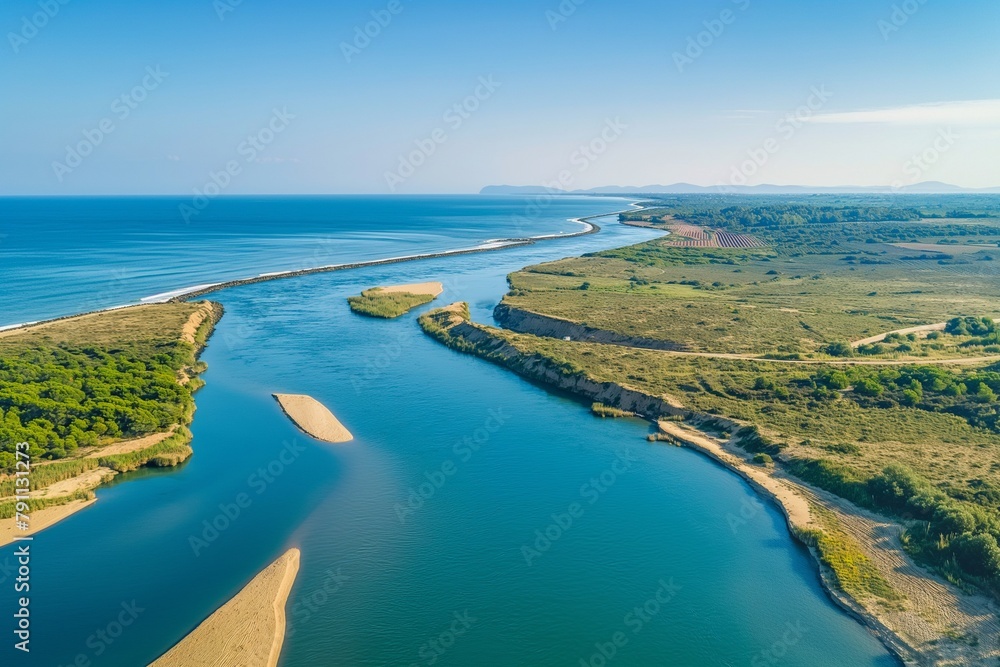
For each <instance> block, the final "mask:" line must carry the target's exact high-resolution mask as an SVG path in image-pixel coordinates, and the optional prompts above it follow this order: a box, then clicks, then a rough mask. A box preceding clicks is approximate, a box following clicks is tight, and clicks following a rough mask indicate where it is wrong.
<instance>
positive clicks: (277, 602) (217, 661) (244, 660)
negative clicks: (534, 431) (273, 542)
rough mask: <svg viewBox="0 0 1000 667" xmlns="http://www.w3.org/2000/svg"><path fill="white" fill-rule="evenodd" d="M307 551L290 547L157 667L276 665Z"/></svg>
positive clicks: (169, 652)
mask: <svg viewBox="0 0 1000 667" xmlns="http://www.w3.org/2000/svg"><path fill="white" fill-rule="evenodd" d="M300 557H301V553H300V552H299V550H298V549H290V550H288V551H287V552H285V554H284V555H283V556H281V558H279V559H278V560H276V561H274V563H272V564H271V565H269V566H268V567H267V568H265V569H264V570H263V571H262V572H261V573H260V574H258V575H257V576H256V577H254V578H253V579H252V580H251V581H250V583H249V584H247V585H246V586H245V587H244V588H243V590H241V591H240V592H239V593H237V594H236V596H235V597H233V599H231V600H230V601H229V602H227V603H226V604H224V605H222V606H221V607H219V609H218V610H216V611H215V613H213V614H212V615H211V616H209V617H208V618H206V619H205V620H204V621H202V623H201V624H200V625H199V626H198V627H196V628H195V629H194V630H192V631H191V633H190V634H189V635H188V636H186V637H184V639H182V640H181V641H180V643H178V644H177V645H176V646H174V647H173V648H172V649H170V650H169V651H167V653H165V654H164V655H163V656H162V657H160V658H159V659H157V660H156V661H154V662H153V663H152V665H151V667H233V666H234V665H240V667H274V666H275V665H277V664H278V657H279V656H280V655H281V646H282V644H283V643H284V641H285V606H286V604H287V603H288V595H289V593H291V590H292V585H293V584H294V583H295V577H296V575H297V574H298V572H299V560H300Z"/></svg>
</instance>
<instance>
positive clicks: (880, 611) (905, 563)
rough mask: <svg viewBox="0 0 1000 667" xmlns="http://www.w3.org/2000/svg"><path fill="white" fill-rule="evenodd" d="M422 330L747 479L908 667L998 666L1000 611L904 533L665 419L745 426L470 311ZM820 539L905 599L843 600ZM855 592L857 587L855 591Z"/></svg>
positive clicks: (826, 579)
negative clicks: (916, 554)
mask: <svg viewBox="0 0 1000 667" xmlns="http://www.w3.org/2000/svg"><path fill="white" fill-rule="evenodd" d="M420 323H421V326H422V327H423V328H424V331H425V332H426V333H427V334H429V335H430V336H432V337H433V338H435V339H437V340H439V341H440V342H442V343H444V344H446V345H448V346H449V347H452V348H454V349H458V350H461V351H463V352H465V353H469V354H474V355H476V356H478V357H480V358H483V359H486V360H489V361H491V362H493V363H496V364H498V365H500V366H502V367H504V368H507V369H509V370H511V371H513V372H515V373H518V374H519V375H521V376H523V377H526V378H529V379H531V380H534V381H536V382H540V383H543V384H547V385H551V386H553V387H556V388H558V389H560V390H563V391H567V392H569V393H572V394H576V395H579V396H582V397H584V398H586V399H587V400H589V401H599V402H602V403H604V404H605V405H610V406H614V407H617V408H620V409H624V410H629V411H632V412H636V413H638V414H640V415H645V416H647V417H649V418H651V419H653V420H655V421H656V422H657V423H658V424H659V425H660V431H661V433H663V434H664V435H669V436H670V439H671V440H674V441H675V442H677V443H679V444H682V445H684V446H687V447H690V448H692V449H696V450H698V451H700V452H702V453H704V454H705V455H707V456H708V457H710V458H711V459H713V460H715V461H717V462H718V463H719V464H721V465H724V466H725V467H726V468H727V469H729V470H731V471H733V472H735V473H736V474H738V475H740V476H741V477H742V478H743V479H745V480H746V481H747V483H749V484H750V485H751V486H752V487H753V488H754V490H755V491H757V492H758V493H759V494H760V495H761V496H762V497H764V498H767V499H770V500H772V501H773V502H774V505H775V506H776V507H777V508H778V509H779V510H780V511H781V512H782V514H784V516H785V517H786V519H787V521H788V525H789V527H790V528H791V531H792V533H793V535H795V536H796V537H797V538H798V539H799V540H800V541H802V542H803V543H805V544H806V545H807V546H810V551H811V552H812V554H813V556H814V557H815V558H816V562H817V564H818V567H819V571H820V574H821V578H822V581H823V584H824V588H825V589H826V590H827V592H828V593H829V595H830V597H831V599H833V600H834V601H835V602H836V603H837V604H838V605H839V606H840V607H841V608H842V609H844V610H845V611H846V612H847V613H848V614H850V615H851V616H853V617H854V618H856V619H858V620H859V621H861V622H862V623H864V624H865V625H866V626H867V627H868V628H869V629H870V630H871V631H872V632H873V634H875V635H876V636H877V637H878V638H879V639H880V640H881V641H882V642H883V643H884V644H885V645H886V647H888V648H889V649H890V650H891V651H892V652H893V653H894V654H895V655H896V656H898V657H900V658H901V659H902V660H903V661H905V662H907V664H917V665H968V666H970V667H971V666H976V667H978V666H980V665H995V664H996V661H997V659H998V658H1000V610H998V608H997V605H996V604H995V603H994V602H993V601H992V600H990V599H989V598H987V597H986V596H984V595H981V594H966V593H963V592H962V591H960V590H959V589H958V588H956V587H955V586H953V585H951V584H950V583H948V582H947V581H946V580H944V579H943V578H942V577H940V576H939V575H937V574H934V573H932V572H930V571H928V570H926V569H924V568H921V567H919V566H917V565H916V564H915V563H914V562H913V560H912V559H911V558H910V556H909V555H908V554H907V553H906V550H905V549H904V547H903V540H902V535H903V526H901V525H900V524H899V523H897V522H895V521H893V520H891V519H888V518H886V517H882V516H878V515H875V514H872V513H870V512H867V511H865V510H862V509H860V508H858V507H856V506H854V505H852V504H851V503H850V502H848V501H846V500H844V499H842V498H837V497H835V496H832V495H831V494H828V493H826V492H823V491H821V490H819V489H816V488H814V487H812V486H809V485H807V484H805V483H802V482H801V481H800V480H796V479H792V478H790V477H789V475H788V474H787V473H786V472H784V471H783V470H781V469H780V468H778V467H771V466H767V467H765V466H758V465H754V464H752V463H751V462H750V461H749V460H748V459H749V456H750V455H749V454H748V453H747V452H746V451H744V450H742V449H740V448H739V447H738V445H737V444H736V443H734V442H733V441H732V439H727V440H723V439H721V438H720V437H715V436H713V435H712V433H706V432H704V431H700V430H695V429H692V428H686V427H684V426H682V425H681V424H679V423H677V422H674V421H670V420H666V419H665V417H667V416H668V415H673V416H683V417H685V418H687V420H688V421H694V422H696V423H697V422H699V421H701V420H702V419H704V420H705V421H706V422H708V423H711V424H712V425H713V429H714V428H716V427H719V428H722V427H725V430H726V431H728V432H730V433H735V432H737V431H738V430H739V428H740V426H741V424H738V423H736V422H731V421H729V420H724V419H721V418H719V417H716V416H710V415H698V414H697V413H694V412H691V411H690V410H688V409H685V407H684V406H683V404H681V403H680V402H679V401H677V399H676V398H672V397H670V396H667V395H664V396H653V395H650V394H645V393H643V392H640V391H638V390H634V389H630V388H629V387H627V386H625V385H622V384H618V383H616V382H613V381H601V380H598V379H595V378H592V377H590V376H588V375H586V374H583V373H567V371H566V369H565V368H564V367H563V365H562V364H560V363H558V362H557V361H554V360H552V359H550V358H547V357H543V356H541V355H534V354H529V353H526V352H523V351H521V350H520V349H518V348H516V347H515V346H514V345H512V344H511V343H509V342H508V341H507V340H506V339H505V338H504V337H502V336H500V335H498V331H497V330H495V329H493V328H491V327H486V326H483V325H479V324H475V323H473V322H471V321H469V319H468V312H467V310H466V309H465V305H464V304H453V305H452V306H449V307H447V308H442V309H438V310H435V311H431V312H430V313H427V314H425V315H424V316H422V318H421V320H420ZM664 354H668V353H664ZM713 429H709V430H713ZM831 517H832V518H831ZM818 535H822V536H826V537H828V538H829V539H830V540H832V541H833V543H832V547H833V548H834V549H837V548H843V549H845V550H846V551H845V553H846V554H847V556H849V557H850V560H847V561H844V560H843V558H844V557H841V556H835V558H838V560H837V562H838V563H839V564H841V565H842V566H844V565H848V566H849V567H847V569H846V570H843V571H844V572H845V573H846V574H847V575H849V576H850V575H851V574H852V571H851V569H850V568H851V567H857V568H860V567H861V566H862V565H864V568H865V569H864V570H863V571H862V573H863V574H864V575H865V576H868V575H869V574H870V573H872V570H871V569H868V567H869V565H870V566H871V568H872V569H873V570H874V574H876V575H877V576H878V577H880V578H882V579H884V580H885V581H886V582H887V583H888V585H889V588H890V590H892V591H895V592H896V593H898V594H899V595H901V596H902V597H901V599H899V600H887V599H883V598H882V597H876V595H877V593H873V592H872V589H867V588H862V589H861V590H858V591H857V593H856V594H857V595H858V597H856V598H855V597H851V596H850V595H848V594H847V593H845V592H844V591H843V590H842V587H841V586H840V584H839V581H838V579H837V576H838V575H837V574H836V572H834V571H833V570H832V569H831V566H828V565H827V564H826V562H824V560H823V558H824V556H823V554H822V553H820V548H819V545H818V544H817V545H814V546H813V545H812V544H813V541H814V540H817V539H819V538H818V537H817V536H818ZM828 546H830V543H828ZM855 548H856V550H855ZM852 552H853V553H852ZM858 552H860V553H858ZM834 553H836V552H834ZM858 556H863V557H864V558H858ZM851 564H853V565H851ZM855 589H858V586H854V587H852V590H855Z"/></svg>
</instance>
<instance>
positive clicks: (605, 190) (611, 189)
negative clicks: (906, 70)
mask: <svg viewBox="0 0 1000 667" xmlns="http://www.w3.org/2000/svg"><path fill="white" fill-rule="evenodd" d="M893 192H896V193H904V194H961V193H970V194H1000V187H997V188H963V187H959V186H957V185H951V184H949V183H941V182H939V181H925V182H923V183H914V184H912V185H904V186H903V187H901V188H899V189H898V190H895V189H893V188H892V187H891V186H888V185H885V186H852V185H843V186H832V187H818V186H812V185H733V186H730V185H720V186H704V185H692V184H690V183H674V184H673V185H642V186H622V185H606V186H603V187H599V188H591V189H589V190H556V189H552V188H546V187H544V186H540V185H488V186H486V187H485V188H483V189H482V190H480V192H479V194H483V195H537V194H564V195H571V194H574V195H578V194H587V195H623V194H633V195H638V194H648V195H654V194H656V195H662V194H670V195H686V194H727V193H728V194H761V195H782V194H788V195H797V194H855V193H857V194H889V193H893Z"/></svg>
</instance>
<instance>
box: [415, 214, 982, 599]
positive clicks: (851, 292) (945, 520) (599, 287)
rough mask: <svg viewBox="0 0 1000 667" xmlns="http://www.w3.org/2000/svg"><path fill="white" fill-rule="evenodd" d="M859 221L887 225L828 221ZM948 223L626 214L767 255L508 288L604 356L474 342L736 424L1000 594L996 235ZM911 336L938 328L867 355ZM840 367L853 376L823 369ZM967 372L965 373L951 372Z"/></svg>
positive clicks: (642, 258)
mask: <svg viewBox="0 0 1000 667" xmlns="http://www.w3.org/2000/svg"><path fill="white" fill-rule="evenodd" d="M984 201H986V200H984ZM991 201H992V200H990V201H986V204H987V205H991V206H992V205H993V203H991ZM869 210H871V211H873V215H876V219H885V221H883V222H844V221H843V220H840V218H850V217H852V216H859V215H864V214H865V212H866V211H869ZM959 213H960V212H959ZM959 213H950V212H948V213H946V212H941V213H939V214H938V215H939V216H940V217H938V218H935V219H931V220H928V219H922V218H921V217H920V216H921V215H922V214H921V213H919V211H918V210H917V209H911V210H908V211H907V212H906V214H905V215H906V216H910V217H912V218H914V219H912V220H906V218H905V216H904V220H903V221H898V220H894V219H893V216H894V215H896V214H897V213H896V211H894V210H890V209H877V208H873V209H866V208H856V207H855V208H851V209H849V210H830V209H827V208H822V209H820V208H816V207H811V206H803V207H798V206H787V205H782V206H781V207H779V208H778V209H776V210H774V211H769V210H767V208H766V207H760V206H755V207H753V208H746V209H740V211H739V216H741V217H739V222H737V221H735V220H732V219H727V218H726V214H725V213H722V212H720V211H718V210H709V211H708V212H706V213H704V215H703V216H702V217H698V216H692V217H691V218H687V217H686V216H685V215H684V211H683V210H678V209H676V208H673V209H666V210H665V211H664V212H662V213H654V214H653V215H651V214H650V213H649V212H648V211H646V212H642V211H639V212H635V213H629V214H626V215H628V216H635V217H638V218H643V217H644V218H645V219H644V220H642V222H643V223H644V224H651V225H654V226H657V225H663V226H665V227H670V226H673V227H677V226H678V225H686V227H684V229H685V236H686V237H688V238H694V237H695V236H696V232H695V231H694V230H692V229H691V228H690V227H691V225H695V224H696V223H697V221H698V220H701V219H704V220H706V221H709V222H711V223H712V225H713V229H715V228H721V227H728V229H729V230H730V231H733V232H735V233H741V232H744V231H746V230H747V229H748V227H752V232H753V235H754V237H755V238H759V239H760V240H761V241H762V242H763V243H765V244H766V247H751V248H705V247H678V246H676V245H673V244H672V242H671V240H670V237H669V236H667V237H665V238H661V239H657V240H653V241H650V242H646V243H642V244H638V245H635V246H630V247H626V248H620V249H616V250H610V251H606V252H601V253H596V254H592V255H586V256H584V257H579V258H571V259H564V260H560V261H556V262H551V263H547V264H542V265H538V266H532V267H527V268H525V269H523V270H521V271H519V272H517V273H514V274H512V275H511V276H510V277H509V282H510V287H511V289H510V292H509V293H508V294H507V295H506V296H505V297H504V303H505V304H506V305H507V306H509V307H511V308H515V309H522V310H525V311H530V312H533V313H537V314H540V315H543V316H548V317H551V318H559V319H562V320H568V321H570V322H573V323H578V324H582V325H585V326H586V327H589V328H590V329H591V330H594V329H597V330H604V331H608V332H613V333H614V334H616V335H615V336H614V337H613V338H609V339H608V340H615V341H616V342H618V343H619V344H616V345H610V344H599V343H595V342H582V341H574V340H565V339H564V337H563V336H562V335H561V334H555V333H548V332H547V336H551V337H540V336H535V335H532V327H533V326H535V325H534V324H533V322H534V321H536V320H531V319H527V320H519V321H520V322H525V323H523V324H517V323H516V322H515V324H514V326H519V327H521V332H520V333H518V332H514V331H510V330H497V329H492V328H491V329H489V331H490V332H491V336H494V337H495V338H499V339H502V340H504V341H506V342H507V343H509V344H510V345H512V346H513V347H514V348H516V350H518V351H519V352H520V355H521V357H522V358H524V359H530V360H542V359H544V360H545V361H546V363H547V364H549V365H550V367H551V368H552V369H556V370H557V371H558V373H559V374H561V375H563V376H565V377H567V378H573V377H581V378H586V380H587V381H588V382H596V383H609V384H610V383H613V384H619V385H622V386H624V387H627V388H629V389H634V390H637V391H639V392H642V393H644V394H647V395H649V396H652V397H668V398H669V401H668V402H669V403H670V404H671V405H673V406H678V405H680V406H683V407H684V408H686V409H688V410H690V411H691V412H692V413H693V414H694V415H700V416H701V419H702V421H704V419H705V418H706V416H708V418H709V420H711V416H713V415H714V416H717V417H720V418H724V419H725V420H727V421H735V422H736V423H737V424H740V425H742V427H741V428H742V430H741V431H740V434H739V435H738V436H737V437H738V441H739V443H740V444H741V446H743V447H744V448H745V449H746V450H747V451H748V452H749V453H751V454H759V455H760V460H761V463H762V464H766V465H770V461H769V460H768V458H770V459H772V460H773V462H774V465H777V466H779V467H781V468H782V469H784V470H785V471H786V472H789V473H791V474H792V475H794V476H798V477H799V478H800V479H802V480H804V481H807V482H810V483H812V484H814V485H816V486H819V487H822V488H824V489H826V490H828V491H832V492H833V493H836V494H838V495H841V496H842V497H844V498H847V499H848V500H851V501H853V502H855V503H857V504H859V505H862V506H864V507H867V508H869V509H875V510H877V511H880V512H884V513H887V514H890V515H894V516H898V517H903V518H904V520H905V521H907V522H908V525H909V527H910V529H909V531H908V532H907V534H906V540H907V544H908V545H909V547H908V548H909V549H910V550H911V553H913V554H915V555H916V556H917V557H918V558H920V559H921V560H923V561H924V562H926V563H928V564H930V565H932V566H933V567H935V568H937V569H938V571H940V572H942V573H943V574H945V575H946V576H948V577H949V578H951V579H952V580H953V581H961V582H963V583H965V584H968V583H972V584H975V585H977V586H980V587H982V588H983V589H984V590H987V591H990V592H992V593H993V594H994V595H1000V544H998V540H1000V402H998V395H1000V363H998V361H1000V359H998V358H997V357H996V355H997V354H1000V332H998V331H997V326H996V324H994V322H993V320H994V319H996V318H998V317H1000V300H998V299H997V295H998V294H1000V280H998V275H997V273H998V272H997V268H996V267H997V266H998V265H997V264H996V262H995V261H994V259H995V256H997V255H998V252H997V250H995V248H996V243H997V239H998V238H1000V225H998V221H997V220H996V219H992V218H988V217H971V216H972V215H977V216H986V215H989V213H986V212H977V213H975V214H971V213H970V214H969V215H970V217H964V216H962V215H959ZM789 216H791V218H794V219H795V222H794V223H790V224H785V223H786V222H787V219H788V218H789ZM810 216H814V217H815V218H816V220H814V221H811V220H809V219H808V218H810ZM947 216H950V217H947ZM819 220H822V222H820V221H819ZM706 235H707V236H708V237H709V238H714V237H715V236H716V235H717V232H715V231H712V232H706ZM949 246H955V247H956V251H954V252H948V248H949ZM957 248H961V251H960V252H959V251H958V250H957ZM508 312H509V311H508ZM443 323H444V320H441V321H440V322H438V321H437V320H436V319H435V318H432V317H424V318H422V320H421V324H423V325H424V327H425V329H426V330H427V331H428V333H431V334H432V335H434V336H436V337H437V338H438V339H440V340H442V341H443V342H446V343H447V344H449V345H452V346H453V347H456V348H457V349H461V350H464V351H469V352H474V353H483V355H484V356H487V358H492V359H494V360H495V361H496V360H497V358H496V357H495V356H491V354H490V353H489V352H488V351H486V352H483V351H480V350H477V349H476V346H475V345H470V343H469V341H467V340H464V339H463V338H461V337H455V336H450V335H449V334H448V333H447V331H446V330H445V329H442V328H441V327H442V325H443ZM923 325H938V326H936V327H935V330H926V329H925V330H921V331H918V332H911V333H902V334H896V333H893V334H891V335H888V336H886V337H885V338H884V340H877V341H873V342H869V343H863V344H862V342H863V339H867V338H871V337H875V336H880V335H882V334H887V333H889V332H894V331H896V330H899V329H907V328H910V327H918V326H923ZM623 336H624V337H626V338H627V337H635V338H636V339H654V340H657V341H668V342H670V343H674V344H679V345H681V346H683V348H684V350H686V351H689V352H697V353H708V354H709V355H711V354H717V355H724V354H729V355H740V357H743V358H722V357H718V356H694V355H690V354H689V355H685V354H678V353H675V352H669V351H661V350H655V349H641V348H643V347H646V348H648V347H650V346H649V345H636V346H630V345H629V344H628V342H627V340H625V342H622V337H623ZM852 343H854V344H852ZM990 355H994V356H992V357H991V356H990ZM845 358H849V359H846V361H848V362H849V363H851V364H853V365H841V366H836V365H833V364H835V363H841V362H844V361H845ZM963 359H964V360H965V361H967V362H971V363H965V364H962V365H956V364H949V363H948V362H949V361H950V360H954V361H962V360H963ZM979 359H991V361H989V362H978V361H976V360H979ZM778 360H784V361H786V362H787V361H792V362H794V363H781V362H779V361H778ZM886 362H893V363H894V364H895V365H888V364H887V363H886ZM531 363H532V364H535V363H538V362H537V361H532V362H531ZM862 364H864V365H862ZM602 407H603V408H604V409H607V408H614V407H616V406H613V405H612V406H602ZM647 416H648V415H647ZM836 532H837V531H836V530H835V529H833V528H831V530H830V531H828V535H827V538H823V537H822V536H814V537H815V538H816V540H817V541H816V544H817V546H818V547H821V549H820V550H821V552H824V553H826V552H829V553H834V552H835V550H834V549H833V547H832V546H831V545H833V544H834V543H833V542H830V541H829V540H830V539H833V537H835V533H836ZM824 539H825V541H824ZM834 541H836V540H834ZM824 545H825V546H824ZM842 556H843V554H841V555H835V556H831V557H833V558H836V559H837V560H844V558H843V557H842ZM847 560H850V558H847ZM869 574H870V573H867V572H866V571H865V568H863V567H862V568H861V569H859V570H858V571H857V572H855V573H854V574H851V575H849V576H848V577H847V578H848V579H850V580H851V581H845V582H843V585H844V588H845V589H848V590H850V589H851V588H856V589H858V590H860V589H863V588H865V589H868V590H869V592H870V593H872V594H875V595H876V596H878V591H877V589H878V587H879V586H880V585H881V584H879V583H878V582H875V583H874V584H873V583H872V582H871V581H869V580H868V579H869ZM865 582H867V583H865ZM884 597H886V599H889V598H891V596H889V595H885V596H884Z"/></svg>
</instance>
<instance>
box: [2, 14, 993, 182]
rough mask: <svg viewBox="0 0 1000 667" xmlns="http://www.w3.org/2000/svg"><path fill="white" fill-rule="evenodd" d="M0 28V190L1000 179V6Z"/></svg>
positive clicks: (120, 18) (40, 20)
mask: <svg viewBox="0 0 1000 667" xmlns="http://www.w3.org/2000/svg"><path fill="white" fill-rule="evenodd" d="M577 3H579V4H577ZM0 28H2V30H3V33H4V40H3V43H2V44H0V90H2V91H3V93H2V94H3V100H2V102H0V108H2V109H3V119H4V122H3V123H2V124H0V139H2V143H0V146H2V148H3V150H2V152H0V160H2V162H0V194H105V193H107V194H113V193H124V194H141V193H151V194H152V193H182V194H189V193H191V192H192V190H194V189H199V190H201V189H204V187H205V186H206V184H207V183H211V182H212V177H213V174H214V176H215V180H216V181H217V182H219V183H220V184H222V185H221V187H220V190H221V191H222V192H224V193H225V194H246V193H373V194H378V193H389V192H398V193H404V194H411V193H463V192H475V191H478V190H479V188H480V187H481V186H483V185H487V184H497V183H508V184H543V183H546V184H552V183H555V182H557V181H558V179H559V178H560V176H562V178H563V180H564V183H563V185H564V186H566V187H569V188H588V187H594V186H600V185H644V184H653V183H673V182H678V181H685V182H690V183H697V184H701V185H716V184H720V183H724V184H728V183H737V184H738V183H742V182H746V183H749V184H755V183H778V184H806V185H887V184H891V183H898V184H908V183H912V182H916V181H923V180H940V181H946V182H950V183H955V184H958V185H963V186H967V187H989V186H998V185H1000V89H998V86H1000V76H998V73H1000V39H998V34H1000V3H998V2H996V0H963V1H961V2H945V1H944V0H905V2H904V1H901V0H840V1H837V2H834V1H824V2H815V1H804V0H768V1H765V0H711V1H701V0H698V1H695V0H684V1H681V0H617V1H615V2H611V1H609V0H576V1H575V2H574V0H562V2H561V3H560V1H559V0H506V1H505V2H496V3H483V2H468V1H463V2H455V1H450V0H449V1H445V0H357V1H354V2H342V1H330V0H323V1H319V0H316V1H305V0H287V1H284V2H276V1H275V0H242V1H241V0H216V1H215V2H213V0H170V1H169V2H166V1H164V2H137V1H135V0H6V1H5V2H4V3H2V7H0ZM366 29H367V31H368V33H369V35H371V36H368V35H364V32H365V30H366ZM455 105H458V108H457V109H456V106H455ZM810 105H811V108H810ZM789 114H792V119H791V120H789V118H788V116H789ZM796 115H797V117H796ZM581 146H589V147H590V148H589V149H588V150H586V151H581V150H580V147H581ZM227 171H228V172H229V173H226V172H227Z"/></svg>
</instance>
